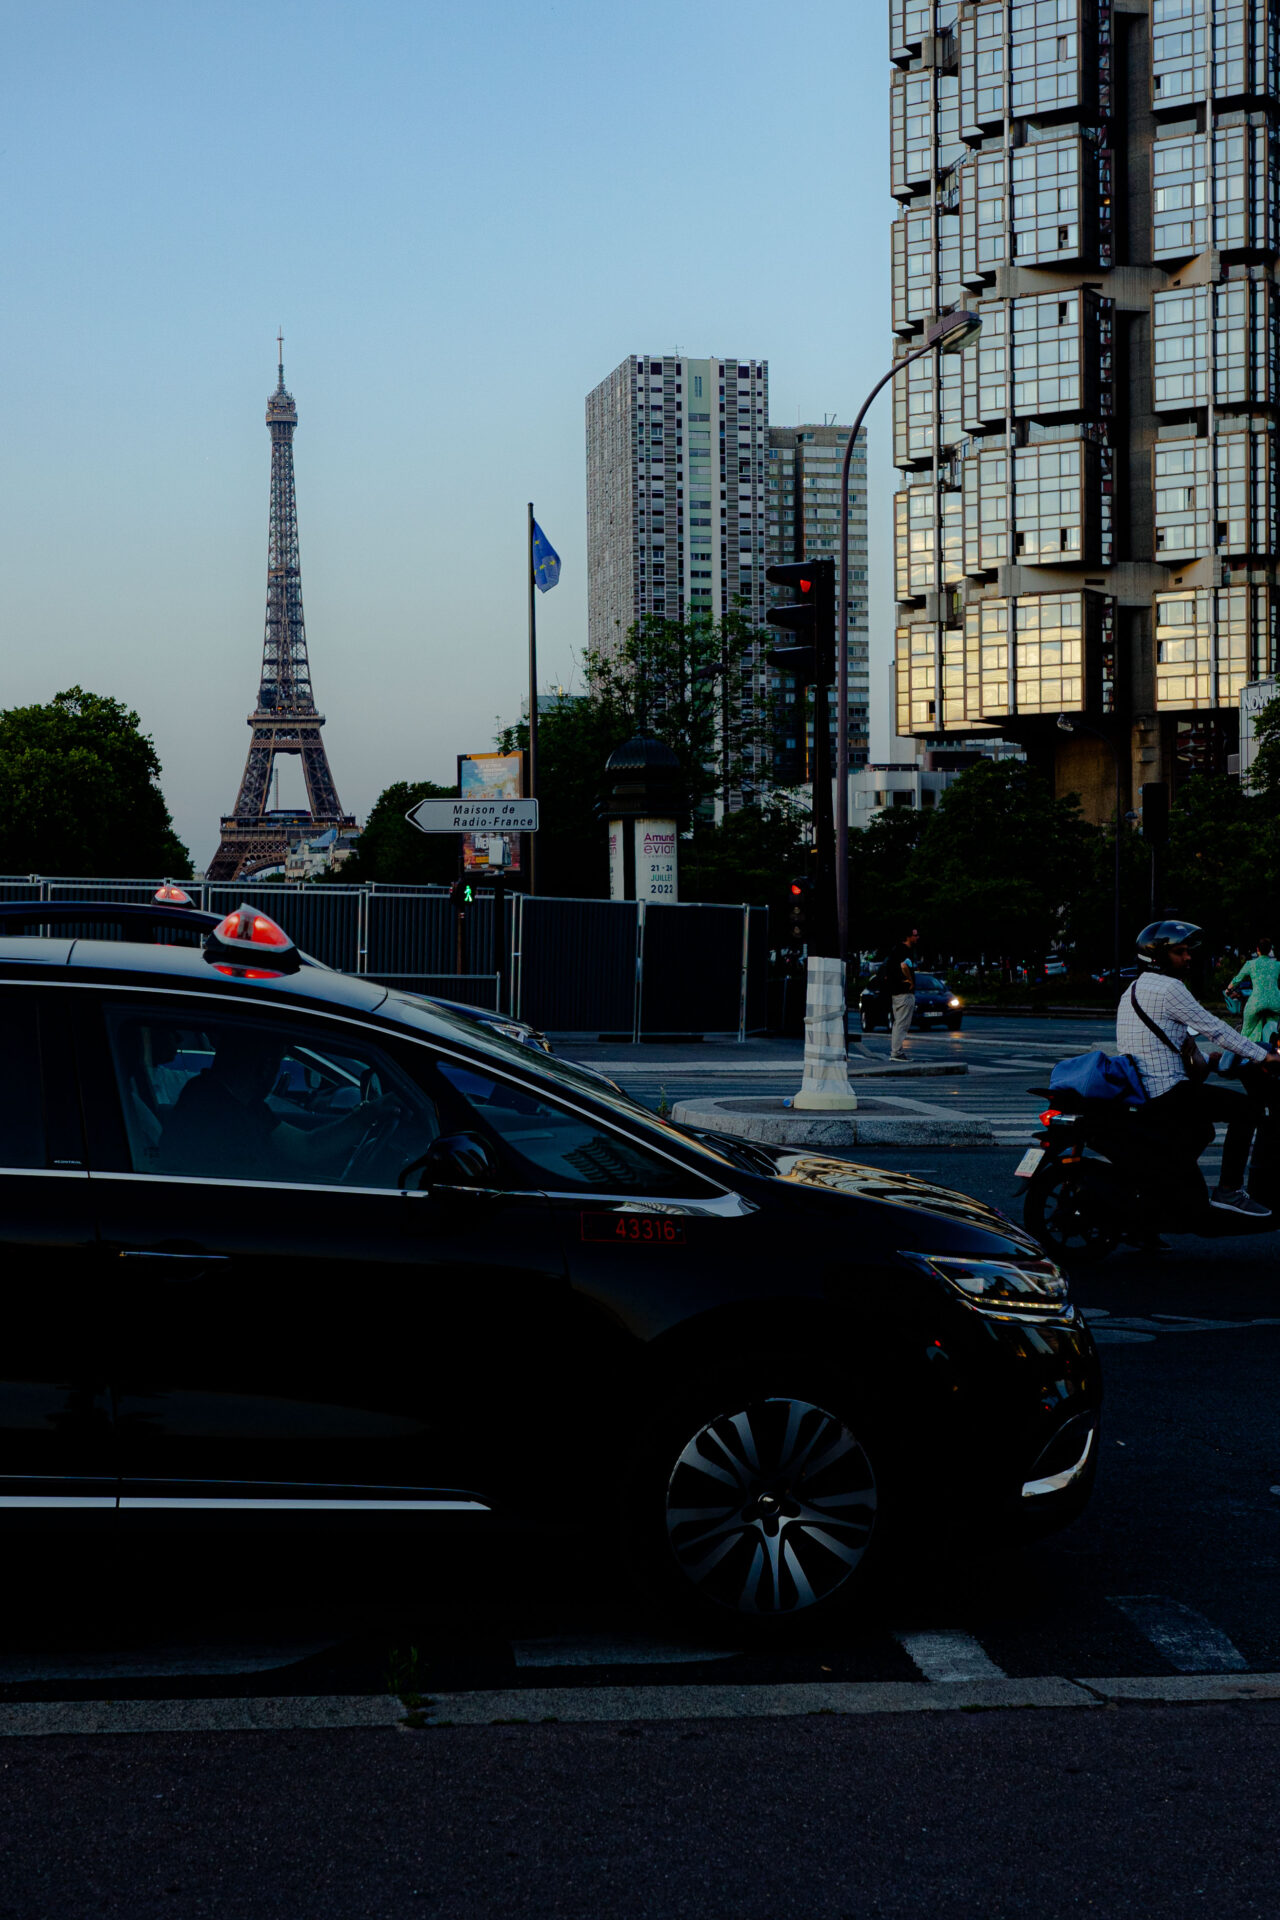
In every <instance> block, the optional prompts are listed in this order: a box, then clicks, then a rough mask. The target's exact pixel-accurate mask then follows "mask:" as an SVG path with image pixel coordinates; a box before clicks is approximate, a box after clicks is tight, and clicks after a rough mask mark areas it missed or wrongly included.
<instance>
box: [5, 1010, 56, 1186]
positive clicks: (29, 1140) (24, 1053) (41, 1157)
mask: <svg viewBox="0 0 1280 1920" xmlns="http://www.w3.org/2000/svg"><path fill="white" fill-rule="evenodd" d="M44 1164H45V1142H44V1111H43V1102H42V1100H41V1095H40V1041H39V1029H38V1027H37V1025H36V1008H35V995H34V994H33V993H32V992H31V991H30V990H29V989H25V988H23V989H20V988H17V987H6V988H3V989H0V1167H42V1166H44Z"/></svg>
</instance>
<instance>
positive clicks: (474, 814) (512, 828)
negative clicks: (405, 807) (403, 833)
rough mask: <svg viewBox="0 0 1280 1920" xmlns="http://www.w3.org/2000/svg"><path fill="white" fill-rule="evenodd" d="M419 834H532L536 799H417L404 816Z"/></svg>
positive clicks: (535, 827) (535, 821)
mask: <svg viewBox="0 0 1280 1920" xmlns="http://www.w3.org/2000/svg"><path fill="white" fill-rule="evenodd" d="M405 819H406V820H407V821H408V822H409V824H410V826H413V827H417V829H418V831H419V832H420V833H536V832H537V831H538V803H537V801H536V800H420V801H419V802H418V804H417V806H416V807H413V808H412V809H411V810H410V811H409V812H408V813H406V815H405Z"/></svg>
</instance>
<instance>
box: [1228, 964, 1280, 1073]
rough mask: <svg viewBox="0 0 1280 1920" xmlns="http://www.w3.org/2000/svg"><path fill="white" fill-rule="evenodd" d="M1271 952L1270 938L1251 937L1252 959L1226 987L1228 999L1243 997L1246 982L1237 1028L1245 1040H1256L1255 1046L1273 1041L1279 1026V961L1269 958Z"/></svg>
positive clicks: (1236, 999)
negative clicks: (1246, 996) (1245, 996)
mask: <svg viewBox="0 0 1280 1920" xmlns="http://www.w3.org/2000/svg"><path fill="white" fill-rule="evenodd" d="M1274 951H1275V949H1274V943H1273V942H1272V941H1270V940H1268V939H1266V938H1265V937H1264V938H1262V939H1259V940H1255V942H1254V953H1253V958H1252V959H1251V960H1246V961H1245V963H1244V965H1243V966H1242V967H1241V969H1240V971H1239V973H1238V974H1237V975H1236V977H1235V979H1234V980H1233V981H1232V982H1231V985H1230V986H1229V987H1227V989H1226V994H1227V998H1228V999H1229V1000H1235V1001H1239V1000H1244V994H1243V992H1242V991H1241V989H1242V986H1243V984H1244V982H1246V981H1247V982H1248V986H1249V998H1248V999H1247V1000H1246V1001H1245V1008H1244V1018H1243V1022H1242V1026H1241V1031H1242V1032H1243V1034H1244V1037H1245V1039H1246V1040H1256V1041H1257V1042H1258V1044H1259V1046H1266V1045H1268V1044H1269V1043H1270V1042H1271V1041H1272V1040H1274V1039H1275V1036H1276V1029H1277V1027H1280V960H1276V959H1275V958H1274V957H1273V956H1274Z"/></svg>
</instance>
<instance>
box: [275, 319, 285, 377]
mask: <svg viewBox="0 0 1280 1920" xmlns="http://www.w3.org/2000/svg"><path fill="white" fill-rule="evenodd" d="M276 347H277V350H278V352H279V356H280V385H281V386H283V385H284V328H283V327H281V328H279V329H278V331H277V333H276Z"/></svg>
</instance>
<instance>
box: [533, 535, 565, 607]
mask: <svg viewBox="0 0 1280 1920" xmlns="http://www.w3.org/2000/svg"><path fill="white" fill-rule="evenodd" d="M559 578H560V555H559V554H558V553H557V552H556V550H555V548H554V547H553V546H552V544H551V542H550V541H549V540H548V538H547V536H546V534H545V533H544V532H543V531H542V528H541V527H540V526H539V525H538V523H537V521H536V520H535V521H534V523H533V580H534V585H535V586H536V587H537V589H538V591H539V593H550V591H551V589H552V587H554V585H555V584H556V581H557V580H558V579H559Z"/></svg>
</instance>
